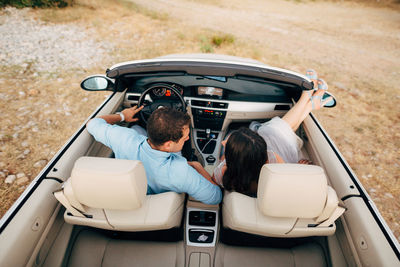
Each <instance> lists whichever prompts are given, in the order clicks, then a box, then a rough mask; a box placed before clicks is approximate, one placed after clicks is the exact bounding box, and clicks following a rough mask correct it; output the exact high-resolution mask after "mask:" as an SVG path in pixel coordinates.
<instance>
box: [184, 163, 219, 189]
mask: <svg viewBox="0 0 400 267" xmlns="http://www.w3.org/2000/svg"><path fill="white" fill-rule="evenodd" d="M188 164H189V165H190V166H192V167H193V168H194V169H195V170H196V171H197V172H198V173H200V174H201V175H202V176H203V177H204V178H206V179H207V180H208V181H210V182H211V183H213V184H215V185H217V183H215V181H214V179H213V177H211V175H210V174H209V173H208V172H207V171H206V169H204V167H203V166H202V165H201V163H200V162H198V161H188Z"/></svg>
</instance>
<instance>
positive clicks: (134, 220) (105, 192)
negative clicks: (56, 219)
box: [54, 157, 185, 231]
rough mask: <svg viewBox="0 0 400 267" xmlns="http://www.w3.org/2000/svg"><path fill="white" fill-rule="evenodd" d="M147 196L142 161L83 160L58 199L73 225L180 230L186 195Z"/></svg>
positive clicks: (79, 160) (58, 193)
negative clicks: (174, 228) (175, 228)
mask: <svg viewBox="0 0 400 267" xmlns="http://www.w3.org/2000/svg"><path fill="white" fill-rule="evenodd" d="M146 192H147V178H146V172H145V169H144V167H143V164H142V163H141V162H140V161H133V160H122V159H113V158H95V157H81V158H79V159H78V160H77V161H76V162H75V165H74V167H73V170H72V173H71V177H70V178H69V179H68V180H67V181H66V182H65V183H64V185H63V188H62V189H61V190H60V191H57V192H55V193H54V196H55V197H56V198H57V199H58V200H59V201H60V202H61V203H62V204H63V205H64V207H65V208H66V211H65V214H64V219H65V221H66V222H68V223H71V224H77V225H87V226H92V227H96V228H102V229H109V230H120V231H149V230H162V229H170V228H173V227H178V226H180V224H181V221H182V213H183V207H184V200H185V195H184V194H177V193H175V192H166V193H162V194H156V195H146Z"/></svg>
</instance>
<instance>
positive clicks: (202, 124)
mask: <svg viewBox="0 0 400 267" xmlns="http://www.w3.org/2000/svg"><path fill="white" fill-rule="evenodd" d="M192 106H198V107H199V108H197V107H196V108H194V107H192V114H193V122H194V127H195V128H198V129H211V130H215V131H220V130H221V129H222V124H223V123H224V119H225V116H226V111H225V110H221V109H223V108H224V109H226V108H228V103H223V102H213V101H201V100H192ZM203 107H204V108H203ZM214 108H216V109H214Z"/></svg>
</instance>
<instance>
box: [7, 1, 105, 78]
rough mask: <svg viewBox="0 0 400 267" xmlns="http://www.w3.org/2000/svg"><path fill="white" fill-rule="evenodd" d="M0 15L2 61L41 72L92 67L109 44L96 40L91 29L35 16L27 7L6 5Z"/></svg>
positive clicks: (102, 57) (103, 54) (102, 56)
mask: <svg viewBox="0 0 400 267" xmlns="http://www.w3.org/2000/svg"><path fill="white" fill-rule="evenodd" d="M2 13H3V15H2V16H1V17H0V35H1V39H0V51H1V53H0V65H8V66H10V65H19V66H28V65H31V66H30V67H31V68H34V69H35V70H36V71H38V72H48V71H49V70H52V71H54V72H57V71H59V70H63V69H65V68H90V67H92V66H94V65H95V64H96V63H97V62H98V61H99V59H104V56H105V55H106V51H109V50H110V44H108V43H104V42H96V41H95V40H94V39H93V38H91V36H93V32H91V31H90V30H86V29H85V30H82V28H80V27H78V26H75V25H66V24H62V25H61V24H60V25H57V24H51V25H46V24H45V23H43V22H40V21H38V20H34V19H33V18H32V17H30V16H28V10H27V9H16V8H6V9H4V10H3V11H2Z"/></svg>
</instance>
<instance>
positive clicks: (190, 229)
mask: <svg viewBox="0 0 400 267" xmlns="http://www.w3.org/2000/svg"><path fill="white" fill-rule="evenodd" d="M218 216H219V207H218V205H206V204H203V203H200V202H197V201H196V200H194V199H190V198H189V201H188V203H187V209H186V215H185V242H186V246H185V248H186V252H185V253H186V265H185V266H189V267H212V266H214V258H215V247H216V244H217V239H218V230H219V218H218Z"/></svg>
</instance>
